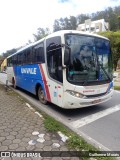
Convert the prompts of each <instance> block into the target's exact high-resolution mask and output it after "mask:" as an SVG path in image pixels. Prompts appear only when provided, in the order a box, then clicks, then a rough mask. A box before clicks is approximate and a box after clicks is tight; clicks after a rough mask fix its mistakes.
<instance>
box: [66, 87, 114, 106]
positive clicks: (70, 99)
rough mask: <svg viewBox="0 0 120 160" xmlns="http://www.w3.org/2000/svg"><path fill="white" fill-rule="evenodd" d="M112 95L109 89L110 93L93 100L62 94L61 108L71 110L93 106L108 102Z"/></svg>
mask: <svg viewBox="0 0 120 160" xmlns="http://www.w3.org/2000/svg"><path fill="white" fill-rule="evenodd" d="M112 95H113V89H110V91H109V92H107V93H106V94H105V95H103V96H98V97H94V98H77V97H75V96H72V95H70V94H69V93H68V92H64V102H63V104H64V106H63V108H66V109H72V108H83V107H88V106H93V105H96V104H100V103H103V102H106V101H108V100H109V99H111V98H112Z"/></svg>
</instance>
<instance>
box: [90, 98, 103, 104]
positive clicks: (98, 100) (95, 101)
mask: <svg viewBox="0 0 120 160" xmlns="http://www.w3.org/2000/svg"><path fill="white" fill-rule="evenodd" d="M99 102H101V99H96V100H94V101H93V102H92V103H93V104H95V103H99Z"/></svg>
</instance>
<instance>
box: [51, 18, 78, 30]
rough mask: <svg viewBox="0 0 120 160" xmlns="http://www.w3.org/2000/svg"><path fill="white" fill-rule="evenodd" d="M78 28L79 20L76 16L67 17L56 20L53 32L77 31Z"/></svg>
mask: <svg viewBox="0 0 120 160" xmlns="http://www.w3.org/2000/svg"><path fill="white" fill-rule="evenodd" d="M76 28H77V19H76V17H74V16H70V17H69V18H68V17H65V18H60V19H56V20H55V21H54V25H53V31H54V32H56V31H60V30H76Z"/></svg>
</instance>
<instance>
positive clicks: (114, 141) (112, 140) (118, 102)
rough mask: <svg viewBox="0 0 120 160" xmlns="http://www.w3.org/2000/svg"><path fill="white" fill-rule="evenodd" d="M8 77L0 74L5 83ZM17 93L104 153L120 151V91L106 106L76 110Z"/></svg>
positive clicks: (18, 90)
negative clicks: (62, 107)
mask: <svg viewBox="0 0 120 160" xmlns="http://www.w3.org/2000/svg"><path fill="white" fill-rule="evenodd" d="M6 77H7V76H6V74H5V73H0V81H2V83H5V82H6ZM16 92H18V93H19V94H20V95H22V96H23V97H25V98H26V99H27V100H28V101H29V102H30V103H32V104H33V105H35V106H36V107H37V108H39V109H40V110H42V111H44V112H46V113H47V114H49V115H51V116H52V117H54V118H55V119H57V120H59V121H60V122H62V123H63V124H64V125H66V126H67V127H69V128H70V129H72V130H73V131H75V132H76V133H78V134H79V135H81V136H83V137H84V138H85V139H86V140H87V141H88V142H89V143H91V144H93V145H94V146H96V147H99V148H100V149H101V150H111V151H120V92H118V91H114V95H113V97H112V99H111V100H109V101H108V102H105V103H103V104H99V105H96V106H91V107H87V108H81V109H74V110H65V109H61V108H59V107H57V106H56V105H53V104H49V105H41V104H40V102H39V101H38V100H37V99H36V97H35V96H33V95H32V94H29V93H28V92H25V91H23V90H21V89H17V90H16Z"/></svg>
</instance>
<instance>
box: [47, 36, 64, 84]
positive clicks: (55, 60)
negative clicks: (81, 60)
mask: <svg viewBox="0 0 120 160" xmlns="http://www.w3.org/2000/svg"><path fill="white" fill-rule="evenodd" d="M46 45H47V46H46V47H47V66H48V72H49V75H50V77H51V78H53V79H55V80H57V81H59V82H61V83H63V73H62V48H61V38H60V37H53V38H49V39H47V40H46Z"/></svg>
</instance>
